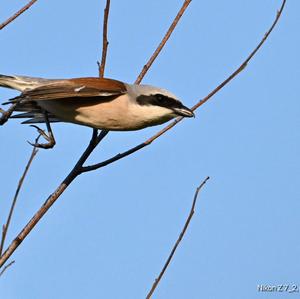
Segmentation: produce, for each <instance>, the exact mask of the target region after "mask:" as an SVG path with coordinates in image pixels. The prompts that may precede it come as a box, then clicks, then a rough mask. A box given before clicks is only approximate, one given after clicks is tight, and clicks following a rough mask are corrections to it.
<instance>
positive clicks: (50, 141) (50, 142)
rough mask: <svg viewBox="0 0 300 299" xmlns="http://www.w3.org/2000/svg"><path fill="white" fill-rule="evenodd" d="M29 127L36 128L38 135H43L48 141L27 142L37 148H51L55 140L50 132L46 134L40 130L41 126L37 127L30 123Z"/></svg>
mask: <svg viewBox="0 0 300 299" xmlns="http://www.w3.org/2000/svg"><path fill="white" fill-rule="evenodd" d="M31 127H33V128H35V129H37V131H38V133H39V134H40V136H43V137H44V138H45V139H46V141H48V142H47V143H38V142H37V141H36V142H35V143H32V142H29V141H28V143H29V144H30V145H32V146H34V147H37V148H43V149H49V148H53V147H54V145H55V144H56V142H55V139H54V137H53V135H52V133H51V132H49V133H48V134H49V135H47V133H46V132H45V131H44V130H42V129H41V128H39V127H38V126H35V125H31Z"/></svg>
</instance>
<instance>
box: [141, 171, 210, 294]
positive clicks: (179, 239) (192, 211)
mask: <svg viewBox="0 0 300 299" xmlns="http://www.w3.org/2000/svg"><path fill="white" fill-rule="evenodd" d="M208 180H209V177H207V178H206V179H205V180H204V181H203V182H202V183H201V184H200V186H199V187H198V188H197V189H196V192H195V195H194V200H193V203H192V207H191V210H190V213H189V215H188V217H187V219H186V221H185V224H184V227H183V229H182V231H181V233H180V235H179V237H178V239H177V241H176V243H175V244H174V246H173V248H172V250H171V253H170V255H169V257H168V258H167V261H166V262H165V264H164V266H163V268H162V270H161V272H160V273H159V275H158V277H157V278H156V279H155V281H154V283H153V285H152V288H151V290H150V291H149V293H148V294H147V297H146V299H150V298H151V296H152V294H153V292H154V291H155V289H156V287H157V286H158V284H159V282H160V280H161V279H162V277H163V275H164V274H165V272H166V270H167V268H168V267H169V264H170V262H171V260H172V258H173V256H174V254H175V251H176V249H177V247H178V245H179V244H180V242H181V240H182V238H183V236H184V235H185V233H186V230H187V229H188V227H189V224H190V222H191V220H192V217H193V215H194V213H195V206H196V203H197V198H198V194H199V192H200V190H201V189H202V187H203V186H204V185H205V183H206V182H207V181H208Z"/></svg>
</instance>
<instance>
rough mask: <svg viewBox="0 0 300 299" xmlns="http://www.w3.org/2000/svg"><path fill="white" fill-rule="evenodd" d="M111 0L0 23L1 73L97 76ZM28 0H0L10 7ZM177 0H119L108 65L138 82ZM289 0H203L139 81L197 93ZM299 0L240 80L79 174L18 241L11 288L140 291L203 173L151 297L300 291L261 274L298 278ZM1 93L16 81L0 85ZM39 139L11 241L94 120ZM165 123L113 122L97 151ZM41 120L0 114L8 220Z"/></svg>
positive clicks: (122, 294) (71, 293) (2, 283)
mask: <svg viewBox="0 0 300 299" xmlns="http://www.w3.org/2000/svg"><path fill="white" fill-rule="evenodd" d="M104 2H105V1H96V0H91V1H88V2H84V3H83V2H82V1H77V2H76V1H72V2H71V1H58V0H53V1H41V0H40V1H38V2H37V3H36V4H35V5H34V6H33V7H32V9H31V10H30V11H28V12H27V13H25V14H24V15H22V16H21V17H20V18H18V19H17V20H16V21H15V22H14V23H12V24H10V25H9V26H7V27H6V28H5V29H4V30H2V31H1V32H0V43H1V50H0V53H1V55H0V66H1V67H0V73H3V74H20V75H30V76H40V77H46V78H69V77H80V76H97V64H96V61H97V60H98V59H99V57H100V54H101V45H102V40H101V30H102V28H101V26H102V25H101V22H102V14H103V8H104ZM25 3H26V1H20V0H19V1H17V0H10V1H4V2H3V3H1V10H0V19H1V20H5V19H6V18H7V17H8V16H10V15H11V14H12V13H13V12H15V11H16V10H17V9H18V8H20V7H21V5H23V4H25ZM181 3H182V1H178V0H176V1H175V0H172V1H171V0H165V1H159V0H152V1H138V0H130V1H114V0H112V4H111V15H110V23H109V41H110V45H109V54H108V58H107V68H106V76H107V77H111V78H115V79H119V80H123V81H125V82H133V81H134V80H135V78H136V77H137V75H138V73H139V71H140V70H141V68H142V66H143V65H144V63H145V62H146V61H147V59H148V57H149V55H151V53H152V51H153V50H154V48H155V47H156V45H157V43H158V42H159V40H160V39H161V37H162V35H163V34H164V33H165V31H166V29H167V27H168V26H169V24H170V22H171V21H172V19H173V17H174V16H175V14H176V13H177V11H178V9H179V7H180V6H181ZM279 6H280V1H271V0H265V1H258V0H253V1H246V2H245V1H205V2H204V1H195V0H194V1H193V2H192V3H191V5H190V7H189V8H188V10H187V12H186V14H185V15H184V17H183V19H182V21H181V22H180V24H179V26H178V27H177V29H176V31H175V33H174V35H173V36H172V37H171V39H170V41H169V43H168V44H167V46H166V47H165V48H164V50H163V52H162V53H161V55H160V56H159V58H158V59H157V60H156V62H155V64H154V65H153V67H152V68H151V70H150V71H149V72H148V74H147V76H146V77H145V79H144V81H143V82H144V83H149V84H152V85H157V86H161V87H164V88H167V89H169V90H171V91H172V92H174V93H175V94H177V95H178V96H179V97H180V98H181V99H182V100H183V102H184V103H185V104H186V105H187V106H192V105H193V104H195V103H196V102H197V101H198V100H199V99H200V98H202V97H203V96H205V95H206V94H208V92H209V91H211V90H212V89H213V88H214V87H215V86H216V85H217V84H219V83H220V82H221V81H222V80H223V79H224V78H225V77H226V76H228V74H230V73H231V72H232V71H233V70H234V69H235V68H236V67H237V66H238V65H239V64H240V63H241V62H242V60H243V59H244V58H245V57H246V56H247V54H248V53H249V52H250V50H252V49H253V48H254V47H255V46H256V44H257V43H258V42H259V40H260V39H261V37H262V36H263V34H264V32H265V31H266V30H267V28H268V27H269V26H270V24H271V22H272V21H273V19H274V17H275V13H276V10H277V9H278V8H279ZM299 10H300V3H299V1H293V0H291V1H288V2H287V6H286V10H285V11H284V13H283V16H282V19H281V20H280V23H279V24H278V27H277V28H276V29H275V31H274V32H273V34H272V35H271V36H270V38H269V40H268V41H267V42H266V44H265V45H264V47H263V48H262V50H261V51H260V52H259V53H258V55H257V56H256V57H255V58H254V60H253V61H252V62H251V63H250V64H249V66H248V68H247V69H246V70H245V71H244V72H243V73H241V74H240V75H239V76H238V77H237V78H236V79H235V80H234V81H233V82H232V83H231V84H230V85H228V86H227V87H225V88H224V89H223V90H222V91H221V92H219V93H218V94H217V95H216V96H215V97H214V98H213V100H212V101H210V102H208V103H207V104H205V105H204V106H202V107H201V108H200V109H199V111H197V114H196V118H195V119H187V120H185V121H184V122H182V123H181V124H179V125H178V126H176V127H175V128H174V129H173V130H171V131H170V132H168V133H167V134H165V135H164V136H163V137H162V138H160V139H158V140H157V142H155V143H154V144H152V145H151V146H150V147H147V148H146V149H144V150H142V151H140V152H138V153H137V154H135V155H132V156H130V157H128V158H126V159H123V160H121V161H119V162H117V163H115V164H112V165H110V166H109V167H107V168H103V169H101V170H99V171H95V172H90V173H87V174H84V175H82V176H80V177H79V178H78V179H77V180H76V181H75V182H74V183H73V184H72V185H71V186H70V188H69V189H68V190H67V191H66V192H65V193H64V194H63V196H61V198H60V199H59V200H58V201H57V202H56V204H55V205H54V206H53V207H52V208H51V210H50V211H49V212H48V213H47V215H46V216H45V217H44V218H43V220H42V221H41V222H40V223H39V224H38V225H37V227H36V228H35V229H34V231H33V232H32V233H31V234H30V235H29V237H28V238H27V239H26V240H25V241H24V242H23V243H22V245H21V246H20V247H19V248H18V249H17V251H16V252H15V254H14V256H13V259H14V260H16V263H15V264H14V265H13V266H12V267H11V268H10V269H9V270H8V271H7V272H6V273H5V275H4V276H3V277H1V279H0V292H1V298H5V299H15V298H22V299H23V298H24V299H27V298H30V299H35V298H43V299H48V298H49V299H50V298H51V299H52V298H57V299H60V298H76V299H77V298H106V299H109V298H128V299H133V298H144V297H145V296H146V294H147V292H148V290H149V288H150V287H151V285H152V283H153V280H154V278H155V277H156V276H157V274H158V273H159V271H160V269H161V267H162V265H163V263H164V261H165V259H166V257H167V255H168V254H169V252H170V249H171V247H172V246H173V243H174V242H175V240H176V239H177V237H178V234H179V232H180V230H181V228H182V226H183V224H184V221H185V219H186V216H187V214H188V211H189V209H190V205H191V202H192V197H193V194H194V191H195V188H196V187H197V185H199V183H200V182H201V181H202V180H203V179H204V178H205V177H206V176H207V175H209V176H210V177H211V180H210V181H209V182H208V183H207V185H206V186H205V187H204V188H203V190H202V192H201V194H200V197H199V202H198V204H197V211H196V214H195V215H194V218H193V219H192V222H191V226H190V228H189V230H188V232H187V234H186V236H185V238H184V241H183V243H182V244H181V246H180V247H179V249H178V251H177V253H176V256H175V258H174V260H173V262H172V264H171V265H170V267H169V268H168V270H167V272H166V275H165V277H164V278H163V280H162V282H161V284H160V285H159V287H158V289H157V291H156V292H155V294H154V296H153V298H172V299H177V298H178V299H179V298H189V299H198V298H222V299H235V298H237V299H238V298H245V299H253V298H275V297H276V296H278V298H297V297H298V296H299V293H298V294H297V293H295V294H289V295H287V294H282V293H281V294H276V295H275V294H274V293H269V294H268V293H260V292H258V291H257V285H259V284H264V285H274V284H276V285H277V284H285V285H287V284H288V285H292V284H296V285H298V286H299V287H300V278H299V277H300V266H299V265H300V264H299V254H300V242H299V232H298V230H299V226H300V217H299V210H300V201H299V199H300V198H299V195H300V194H299V179H300V171H299V169H300V165H299V164H300V163H299V145H300V144H299V140H300V133H299V132H300V130H299V110H300V105H299V91H300V85H299V75H300V73H299V71H300V64H299V52H300V37H299V25H300V19H299V13H298V12H299ZM0 92H1V99H2V100H3V101H4V100H6V99H8V98H9V97H11V96H13V95H15V94H16V93H15V92H13V91H9V90H5V89H1V91H0ZM53 129H54V132H55V136H56V140H57V145H56V147H55V148H54V149H53V150H47V151H43V150H41V151H40V152H39V153H38V156H37V158H36V160H35V161H34V163H33V166H32V168H31V170H30V173H29V175H28V177H27V179H26V182H25V184H24V189H23V190H22V192H21V194H20V198H19V202H18V204H17V208H16V210H15V214H14V218H13V222H12V225H11V227H10V231H9V234H8V241H10V240H11V239H12V238H13V237H14V236H15V235H16V234H17V233H18V232H19V231H20V230H21V229H22V227H23V226H24V224H25V223H26V222H27V221H28V220H29V219H30V218H31V216H32V215H33V213H34V212H35V211H36V210H37V209H38V208H39V207H40V206H41V204H42V203H43V202H44V200H45V199H46V197H47V196H48V195H49V194H50V193H51V192H52V191H53V190H54V188H55V187H56V186H57V185H58V184H59V183H60V181H61V180H62V179H63V178H64V176H65V175H66V174H67V173H68V171H69V170H70V169H71V167H72V166H73V165H74V163H75V161H76V159H78V157H79V156H80V154H81V153H82V151H83V149H84V148H85V146H86V144H87V142H88V141H89V138H90V135H91V132H90V131H91V130H90V129H88V128H85V127H80V126H75V125H70V124H56V125H54V126H53ZM158 129H159V128H150V129H146V130H143V131H139V132H130V133H124V132H123V133H111V134H109V136H108V137H107V139H106V140H105V141H104V142H103V144H102V145H101V147H99V148H98V149H97V150H96V151H95V152H94V153H93V155H92V157H91V159H90V162H97V161H101V160H103V159H104V158H106V157H110V156H111V155H114V154H116V153H118V152H120V151H122V150H126V149H128V148H129V147H131V146H134V145H136V144H138V143H140V142H141V141H143V140H145V139H146V138H147V137H149V136H151V135H152V134H154V133H155V132H156V131H157V130H158ZM35 136H36V132H35V131H34V130H33V129H32V128H30V127H28V126H23V125H20V123H19V122H18V121H15V120H14V121H10V122H9V123H8V124H6V125H5V126H4V127H1V128H0V139H1V146H0V156H1V159H2V161H1V188H0V219H1V222H3V220H4V218H5V217H6V215H7V211H8V207H9V204H10V200H11V198H12V196H13V193H14V190H15V187H16V184H17V181H18V179H19V177H20V175H21V172H22V170H23V168H24V165H25V163H26V161H27V159H28V157H29V155H30V151H31V147H30V146H29V145H28V144H27V142H26V140H33V139H34V138H35Z"/></svg>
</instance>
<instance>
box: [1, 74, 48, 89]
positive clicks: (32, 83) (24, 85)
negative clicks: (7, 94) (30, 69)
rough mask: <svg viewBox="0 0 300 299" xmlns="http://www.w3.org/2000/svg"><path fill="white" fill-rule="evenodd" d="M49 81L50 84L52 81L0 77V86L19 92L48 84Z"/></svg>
mask: <svg viewBox="0 0 300 299" xmlns="http://www.w3.org/2000/svg"><path fill="white" fill-rule="evenodd" d="M49 81H50V82H51V81H52V80H49V79H42V78H33V77H25V76H6V75H0V86H2V87H6V88H12V89H16V90H19V91H21V92H23V91H24V90H26V89H32V88H36V87H38V86H40V85H42V84H45V83H50V82H49Z"/></svg>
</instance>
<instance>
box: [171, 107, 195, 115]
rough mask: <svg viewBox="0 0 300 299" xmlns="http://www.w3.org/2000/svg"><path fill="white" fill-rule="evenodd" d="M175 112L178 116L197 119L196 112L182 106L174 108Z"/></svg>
mask: <svg viewBox="0 0 300 299" xmlns="http://www.w3.org/2000/svg"><path fill="white" fill-rule="evenodd" d="M173 110H174V112H175V113H176V114H177V115H178V116H183V117H195V114H194V112H193V111H192V110H191V109H189V108H187V107H185V106H182V107H180V108H174V109H173Z"/></svg>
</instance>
